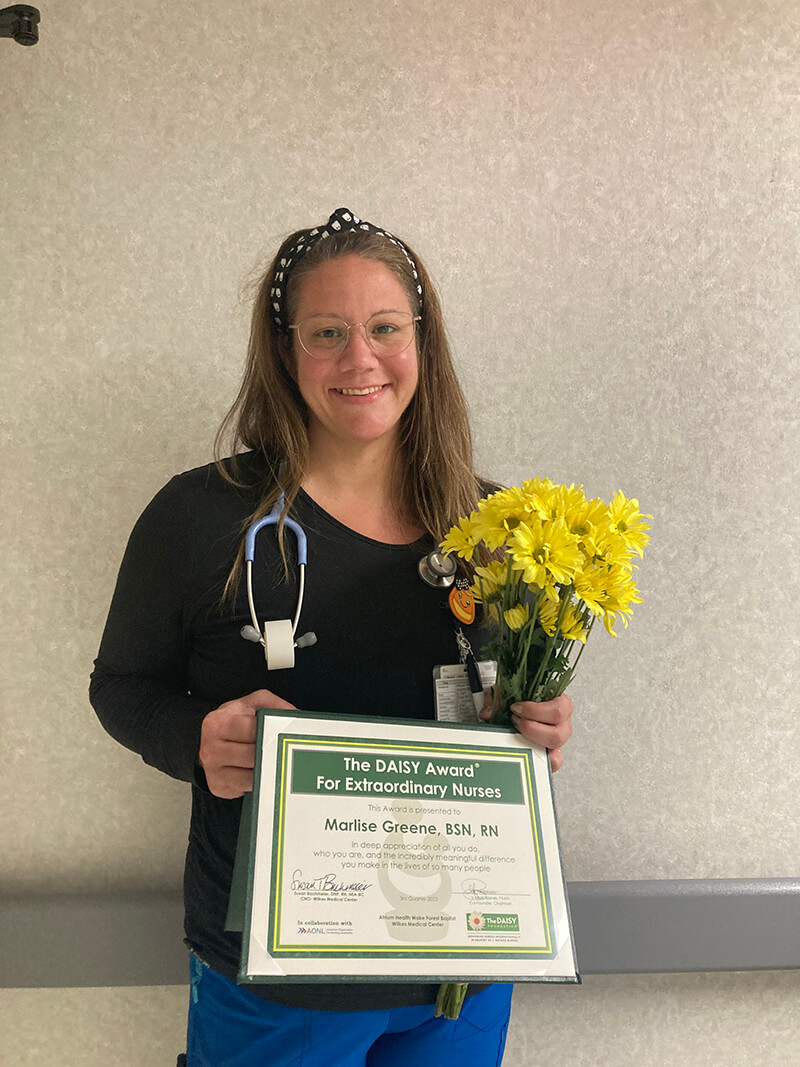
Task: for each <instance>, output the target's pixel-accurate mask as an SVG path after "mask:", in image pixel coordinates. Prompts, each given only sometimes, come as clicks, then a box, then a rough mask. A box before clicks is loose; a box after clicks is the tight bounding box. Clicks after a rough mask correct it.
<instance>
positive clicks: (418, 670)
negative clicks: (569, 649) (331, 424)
mask: <svg viewBox="0 0 800 1067" xmlns="http://www.w3.org/2000/svg"><path fill="white" fill-rule="evenodd" d="M244 463H245V466H246V468H247V469H248V470H249V472H250V475H251V477H252V480H253V484H254V486H257V485H258V484H259V483H261V484H262V485H263V479H264V477H265V473H264V469H263V466H262V464H261V463H260V461H259V459H258V458H257V457H256V456H255V455H254V454H250V455H249V456H247V457H245V458H244ZM258 495H259V490H258V489H257V488H254V489H253V490H251V491H245V490H237V489H235V488H234V487H232V486H231V485H230V484H229V483H228V482H226V481H225V480H224V479H223V478H222V477H221V476H220V474H219V472H218V471H217V470H216V468H215V467H214V466H213V465H209V466H207V467H200V468H197V469H196V470H192V471H188V472H186V473H185V474H181V475H178V476H177V477H175V478H173V479H172V480H171V481H170V482H169V483H168V484H167V485H166V486H165V487H164V489H162V490H161V491H160V492H159V493H158V494H157V495H156V497H155V498H154V499H153V501H152V502H151V503H150V504H149V506H148V507H147V508H146V510H145V511H144V513H143V514H142V516H141V518H140V519H139V521H138V522H137V523H136V526H135V527H134V530H133V532H132V534H131V537H130V541H129V543H128V546H127V549H126V552H125V556H124V558H123V561H122V566H121V568H120V573H119V578H118V581H117V586H116V590H115V592H114V597H113V600H112V603H111V608H110V611H109V615H108V621H107V623H106V628H105V632H104V634H103V639H102V643H101V646H100V651H99V654H98V657H97V660H96V662H95V669H94V672H93V674H92V680H91V687H90V696H91V701H92V704H93V706H94V708H95V710H96V712H97V715H98V717H99V718H100V721H101V722H102V724H103V726H104V727H105V728H106V730H108V732H109V733H110V734H111V735H112V736H113V737H114V738H116V740H118V741H119V742H121V744H123V745H125V746H126V747H127V748H130V749H132V750H133V751H134V752H138V753H139V754H140V755H141V756H142V758H143V760H144V761H145V762H146V763H148V764H150V765H151V766H153V767H156V768H158V769H159V770H161V771H163V772H165V773H166V774H169V775H171V776H172V777H174V778H179V779H182V780H184V781H187V782H190V783H191V784H192V817H191V826H190V833H189V847H188V851H187V856H186V868H185V876H184V898H185V905H186V909H185V931H186V938H187V941H188V943H189V944H190V945H191V946H192V947H193V948H194V949H195V951H197V953H198V954H199V955H200V956H201V958H202V959H204V960H205V961H206V962H207V963H208V964H209V965H210V966H212V967H213V968H214V969H215V970H218V971H219V972H221V973H222V974H225V975H227V976H228V977H229V978H234V979H235V977H236V974H237V972H238V964H239V956H240V951H241V940H240V936H239V935H238V934H233V933H230V932H226V931H225V930H224V922H225V915H226V911H227V905H228V896H229V892H230V882H231V873H232V868H233V859H234V853H235V848H236V840H237V834H238V826H239V817H240V812H241V800H240V799H239V800H222V799H220V798H219V797H216V796H214V795H213V794H212V793H211V792H210V791H209V790H208V788H207V786H206V784H205V780H204V776H203V774H202V771H200V770H199V769H198V768H197V754H198V750H199V747H200V730H201V725H202V721H203V718H204V717H205V716H206V715H207V714H208V712H209V711H212V710H213V709H214V708H216V707H218V706H219V705H220V704H222V703H224V702H225V701H228V700H232V699H235V698H238V697H241V696H244V695H246V694H248V693H251V692H254V691H255V690H257V689H262V688H267V689H270V690H272V692H274V693H276V694H277V695H278V696H281V697H283V698H284V699H285V700H288V701H290V702H291V703H292V704H294V705H295V706H296V707H298V708H300V709H303V710H308V711H321V712H326V713H330V714H337V713H340V714H348V715H353V714H364V715H367V714H368V715H381V716H391V717H399V718H412V719H413V718H420V719H430V718H433V714H434V712H433V681H432V670H433V667H434V666H435V665H437V664H443V663H454V662H456V661H457V654H458V650H457V646H456V642H455V636H454V635H455V620H454V619H453V616H452V614H451V613H450V611H449V608H448V605H447V593H446V591H439V590H435V589H432V588H430V587H429V586H427V585H425V583H424V582H422V581H421V580H420V577H419V575H418V573H417V563H418V561H419V558H420V556H422V555H423V554H424V553H425V552H426V551H428V550H429V549H430V548H431V547H432V545H431V543H430V539H423V540H422V541H420V542H418V543H417V544H415V545H386V544H383V543H380V542H377V541H373V540H371V539H369V538H367V537H364V536H362V535H360V534H357V533H355V532H354V531H352V530H350V529H348V528H347V527H345V526H343V525H342V524H341V523H339V522H337V520H335V519H334V518H332V517H331V516H329V515H327V514H326V513H325V512H324V511H323V510H322V509H321V508H319V507H318V506H317V505H316V504H315V503H314V502H313V501H312V500H311V499H310V498H309V497H308V496H306V495H305V494H304V493H302V492H301V493H300V495H299V497H298V499H297V500H296V502H295V506H294V509H293V513H292V514H293V517H294V518H295V519H296V520H297V521H298V522H299V523H300V524H301V526H302V527H303V528H304V530H305V532H306V535H307V538H308V566H307V568H306V591H305V598H304V604H303V611H302V615H301V617H300V625H299V628H298V632H299V633H304V632H306V631H307V630H313V631H314V633H316V635H317V638H318V643H317V644H316V645H315V646H313V647H311V648H304V649H299V650H297V652H296V663H295V667H294V668H293V669H291V670H280V671H271V672H270V671H268V670H267V666H266V662H265V659H264V653H263V649H262V648H261V646H260V645H257V644H255V643H251V642H248V641H245V640H243V639H242V637H241V635H240V631H241V628H242V626H244V625H246V624H248V623H250V612H249V608H248V604H247V595H246V588H245V583H244V581H242V583H241V584H240V588H239V590H238V594H237V597H236V600H235V603H234V605H232V606H231V605H230V604H226V603H223V599H222V598H223V587H224V584H225V581H226V578H227V576H228V573H229V570H230V568H231V566H232V563H233V560H234V558H235V556H236V553H237V551H238V547H239V543H240V540H241V538H242V536H243V524H244V522H245V521H246V519H247V517H248V515H250V514H251V513H252V511H253V509H254V507H255V505H256V503H257V497H258ZM287 546H288V549H289V554H290V564H291V567H290V579H289V581H287V580H286V578H285V574H284V566H283V562H282V560H281V558H280V554H279V551H278V546H277V538H276V535H275V532H274V529H270V528H267V529H265V530H264V531H263V532H262V533H261V534H259V537H258V541H257V546H256V563H255V566H254V578H253V582H254V597H255V603H256V608H257V611H258V613H259V617H260V619H261V621H263V620H265V619H286V618H292V617H293V615H294V612H295V608H296V598H297V589H296V581H295V575H296V568H295V567H294V566H293V564H294V556H293V550H294V543H293V538H292V536H291V535H290V534H288V532H287ZM465 629H466V630H469V628H465ZM476 647H477V646H476ZM248 988H250V989H251V991H253V992H256V993H257V994H258V995H261V996H264V997H266V998H267V999H271V1000H276V1001H279V1002H281V1003H284V1004H292V1005H295V1006H299V1007H315V1008H324V1009H328V1010H338V1011H345V1010H348V1011H349V1010H354V1011H360V1010H366V1009H368V1008H389V1007H398V1006H402V1005H410V1004H416V1003H430V1002H432V1001H433V1000H435V998H436V992H437V989H438V986H436V985H433V984H423V985H420V984H416V985H411V984H402V983H397V984H384V983H381V984H377V983H376V984H361V983H342V982H338V983H327V984H326V983H318V984H313V985H308V984H305V983H302V984H286V985H272V984H265V985H263V986H258V987H253V986H250V987H248ZM480 988H483V987H481V986H475V987H472V988H471V990H470V992H477V991H478V989H480Z"/></svg>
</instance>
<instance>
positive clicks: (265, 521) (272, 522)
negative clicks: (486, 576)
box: [241, 493, 456, 670]
mask: <svg viewBox="0 0 800 1067" xmlns="http://www.w3.org/2000/svg"><path fill="white" fill-rule="evenodd" d="M285 506H286V500H285V497H284V494H283V493H281V494H280V496H279V497H278V499H277V500H276V501H275V503H274V504H273V506H272V509H271V511H270V512H269V514H268V515H265V516H264V517H263V518H262V519H257V520H256V521H255V522H254V523H253V524H252V525H251V526H250V527H249V529H248V530H247V533H246V534H245V539H244V559H245V569H246V578H247V602H248V604H249V606H250V618H251V619H252V620H253V625H252V627H250V626H245V627H243V628H242V631H241V633H242V637H244V638H245V639H246V640H248V641H257V642H258V643H259V644H261V645H263V646H264V653H265V656H266V659H267V667H268V669H269V670H280V669H281V668H284V667H293V666H294V649H295V648H305V647H306V646H307V645H313V644H315V643H316V640H317V638H316V635H315V634H313V633H307V634H304V635H303V636H302V637H301V638H299V639H298V640H295V636H296V634H297V625H298V623H299V621H300V612H301V611H302V609H303V593H304V591H305V583H306V564H307V563H308V542H307V539H306V534H305V530H304V529H303V528H302V526H301V525H300V524H299V523H298V522H296V521H295V520H294V519H290V518H289V517H288V516H287V517H286V519H284V528H288V529H289V530H291V531H292V533H293V534H294V536H295V539H296V541H297V569H298V582H297V607H296V609H295V613H294V618H293V619H291V620H290V619H281V620H277V621H275V622H265V623H264V624H263V626H262V625H260V624H259V621H258V615H257V614H256V605H255V600H254V598H253V563H254V562H255V556H256V537H257V536H258V534H259V533H260V531H261V530H263V529H264V527H265V526H277V525H278V523H279V522H280V521H281V514H282V513H283V509H284V507H285ZM418 569H419V573H420V576H421V578H422V579H423V580H424V581H425V583H426V584H427V585H430V586H432V587H433V588H434V589H447V588H448V587H449V586H451V585H452V584H453V581H454V576H455V570H456V564H455V560H454V559H452V557H447V556H444V555H443V554H442V552H441V549H440V548H439V547H438V546H437V547H436V548H435V549H434V550H433V551H432V552H429V553H428V555H426V556H423V558H422V559H421V560H420V561H419V568H418ZM287 627H290V635H289V633H287Z"/></svg>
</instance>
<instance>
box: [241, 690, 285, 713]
mask: <svg viewBox="0 0 800 1067" xmlns="http://www.w3.org/2000/svg"><path fill="white" fill-rule="evenodd" d="M232 703H234V704H243V705H244V706H245V707H247V708H249V709H250V710H251V711H252V712H253V713H255V711H256V709H258V708H282V709H285V710H286V711H296V710H297V709H296V708H295V706H294V704H290V703H289V702H288V700H284V699H283V698H282V697H279V696H276V695H275V694H274V693H273V692H271V691H270V690H269V689H257V690H256V691H255V693H248V694H247V696H246V697H242V699H241V700H235V701H232Z"/></svg>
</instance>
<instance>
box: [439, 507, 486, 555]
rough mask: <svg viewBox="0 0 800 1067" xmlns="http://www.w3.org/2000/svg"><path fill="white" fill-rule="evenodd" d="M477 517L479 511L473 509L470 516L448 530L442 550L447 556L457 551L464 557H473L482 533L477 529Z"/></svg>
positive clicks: (457, 553)
mask: <svg viewBox="0 0 800 1067" xmlns="http://www.w3.org/2000/svg"><path fill="white" fill-rule="evenodd" d="M477 517H478V515H477V512H475V511H473V512H472V514H471V515H470V516H469V517H468V518H466V519H462V520H461V522H459V523H457V524H456V525H455V526H453V527H452V528H451V529H450V530H449V531H448V533H447V536H446V537H445V538H444V540H443V541H442V546H441V547H442V552H444V554H445V555H446V556H448V555H450V553H451V552H455V554H456V555H457V556H460V557H461V558H462V559H466V560H471V559H472V555H473V553H474V551H475V549H476V548H477V547H478V542H479V541H480V535H479V534H477V533H476V530H475V520H476V519H477Z"/></svg>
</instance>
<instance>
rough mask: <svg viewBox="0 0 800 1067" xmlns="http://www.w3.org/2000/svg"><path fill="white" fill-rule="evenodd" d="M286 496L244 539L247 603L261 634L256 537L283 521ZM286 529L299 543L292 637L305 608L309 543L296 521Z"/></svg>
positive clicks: (286, 521) (253, 525) (292, 520)
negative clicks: (255, 596)
mask: <svg viewBox="0 0 800 1067" xmlns="http://www.w3.org/2000/svg"><path fill="white" fill-rule="evenodd" d="M284 504H285V501H284V496H283V493H281V495H280V496H279V497H278V499H277V500H276V501H275V503H274V504H273V506H272V510H271V511H270V512H269V514H268V515H265V516H264V518H263V519H257V520H256V522H254V523H253V524H252V526H251V527H250V528H249V529H248V531H247V533H246V534H245V538H244V559H245V566H246V570H247V602H248V604H249V605H250V617H251V618H252V620H253V626H254V627H255V629H256V630H258V632H259V634H260V633H262V631H263V628H262V627H261V626H260V625H259V622H258V616H257V615H256V606H255V601H254V600H253V563H254V561H255V556H256V537H257V536H258V533H259V531H260V530H263V529H264V527H265V526H277V525H278V523H279V522H280V519H281V513H282V511H283V508H284ZM284 527H288V528H289V529H290V530H291V531H292V533H293V534H294V536H295V539H296V541H297V567H298V572H299V576H298V585H297V608H296V610H295V613H294V618H293V619H292V637H294V635H295V634H296V633H297V624H298V622H299V621H300V612H301V611H302V608H303V592H304V589H305V584H306V564H307V563H308V542H307V540H306V533H305V530H304V529H303V527H302V526H301V525H300V524H299V523H298V522H295V520H294V519H290V518H288V516H287V518H286V519H285V520H284Z"/></svg>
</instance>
